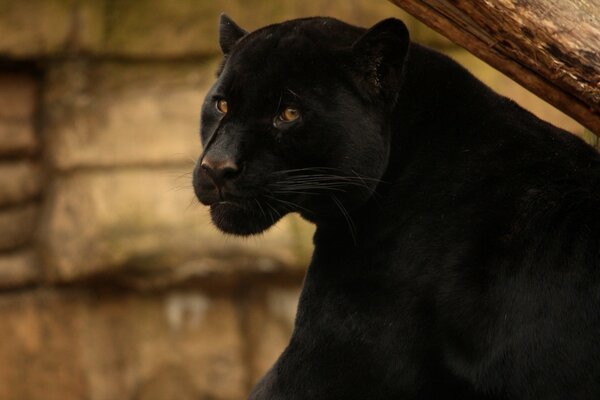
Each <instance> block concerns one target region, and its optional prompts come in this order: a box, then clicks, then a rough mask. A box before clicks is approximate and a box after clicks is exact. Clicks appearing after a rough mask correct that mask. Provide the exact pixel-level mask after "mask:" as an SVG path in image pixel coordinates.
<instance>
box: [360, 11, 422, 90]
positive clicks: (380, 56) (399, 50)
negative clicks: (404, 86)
mask: <svg viewBox="0 0 600 400" xmlns="http://www.w3.org/2000/svg"><path fill="white" fill-rule="evenodd" d="M409 45H410V37H409V34H408V29H407V28H406V25H404V23H403V22H402V21H400V20H399V19H395V18H388V19H385V20H383V21H381V22H379V23H377V24H375V25H374V26H373V27H372V28H371V29H369V30H368V31H367V32H365V34H364V35H363V36H361V37H360V38H359V39H358V40H357V41H356V42H354V44H353V45H352V53H353V57H354V59H355V60H356V63H357V67H358V69H359V72H360V74H361V77H362V79H363V80H364V81H365V82H364V83H365V84H366V86H367V91H368V92H370V93H371V94H375V95H377V94H383V95H386V94H389V95H392V94H393V95H394V97H395V93H397V90H398V88H399V86H400V84H401V80H402V71H403V67H404V61H405V59H406V55H407V53H408V48H409Z"/></svg>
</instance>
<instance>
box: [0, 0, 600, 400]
mask: <svg viewBox="0 0 600 400" xmlns="http://www.w3.org/2000/svg"><path fill="white" fill-rule="evenodd" d="M223 11H225V12H226V13H228V14H229V16H231V17H232V18H233V19H234V20H235V21H237V22H238V23H239V24H240V25H241V26H242V27H244V28H245V29H247V30H253V29H255V28H258V27H261V26H263V25H265V24H270V23H274V22H277V21H281V20H285V19H290V18H296V17H301V16H311V15H328V16H334V17H337V18H339V19H342V20H345V21H347V22H351V23H354V24H359V25H363V26H369V25H372V24H373V23H375V22H377V21H379V20H381V19H383V18H387V17H390V16H396V17H400V18H402V19H404V21H406V23H407V25H408V26H409V28H410V30H411V34H412V36H413V38H414V39H415V40H416V41H418V42H421V43H425V44H427V45H430V46H432V47H436V48H438V49H440V50H442V51H444V52H446V53H447V54H449V55H450V56H452V57H454V58H455V59H457V60H458V61H459V62H461V63H463V64H464V65H465V66H466V67H467V68H469V69H470V70H472V71H473V73H475V74H476V75H477V76H479V77H480V78H481V79H483V80H484V81H485V82H486V83H488V84H489V85H490V86H492V87H493V88H495V89H496V90H498V91H500V92H501V93H503V94H505V95H507V96H509V97H511V98H513V99H515V100H516V101H517V102H519V103H520V104H521V105H523V106H524V107H526V108H528V109H530V110H532V111H533V112H534V113H535V114H537V115H538V116H540V117H542V118H544V119H547V120H550V121H552V122H553V123H554V124H556V125H559V126H561V127H563V128H565V129H567V130H569V131H571V132H573V133H575V134H577V135H581V136H583V137H585V138H586V140H589V141H591V142H592V143H593V144H595V145H596V146H598V141H597V139H594V137H593V136H592V135H591V134H590V133H586V132H585V131H584V129H583V128H582V127H581V126H580V125H578V124H577V123H575V122H574V121H573V120H571V119H570V118H568V117H566V116H564V115H563V114H562V113H560V112H559V111H557V110H555V109H554V108H552V107H550V106H549V105H547V104H546V103H544V102H542V101H541V100H539V99H538V98H536V97H535V96H534V95H532V94H530V93H529V92H527V91H526V90H524V89H522V88H521V87H519V86H518V85H517V84H515V83H513V82H512V81H510V80H509V79H507V78H505V77H504V76H502V75H501V74H500V73H498V72H496V71H495V70H493V69H491V68H490V67H488V66H486V65H485V64H483V63H482V62H480V61H478V60H477V59H475V58H474V57H472V56H470V55H469V54H468V53H466V52H465V51H464V50H461V49H460V48H458V47H456V46H455V45H453V44H452V43H450V42H448V41H447V40H445V39H443V38H442V37H440V36H438V35H436V34H434V33H432V32H431V31H430V30H428V29H427V28H425V27H424V26H423V25H421V24H419V23H417V22H416V21H415V20H414V19H412V18H409V17H408V16H407V15H406V14H404V13H402V12H401V10H400V9H398V8H397V7H395V6H393V5H392V4H391V3H388V2H387V1H385V0H327V1H325V0H286V1H276V0H269V1H268V0H153V1H150V0H87V1H85V0H81V1H76V0H28V1H23V0H0V338H1V340H0V400H38V399H45V400H46V399H48V400H52V399H60V400H71V399H73V400H74V399H86V400H117V399H124V400H129V399H131V400H169V399H178V400H188V399H196V400H198V399H207V400H208V399H211V400H212V399H217V400H230V399H231V400H233V399H242V398H245V395H246V393H247V391H248V390H249V388H250V387H251V386H252V384H253V383H254V382H255V381H256V380H257V379H258V378H259V377H260V376H261V375H262V374H263V373H264V372H265V370H266V369H267V368H268V367H269V366H270V365H271V364H272V363H273V361H274V360H275V359H276V357H277V355H278V354H279V353H280V352H281V351H282V350H283V348H284V346H285V345H286V343H287V340H288V338H289V335H290V332H291V328H292V324H293V319H294V314H295V307H296V302H297V298H298V294H299V288H300V285H301V282H302V277H303V274H304V270H305V268H306V265H307V263H308V261H309V258H310V253H311V234H312V231H313V228H312V226H310V225H309V224H307V223H305V222H303V221H301V220H300V219H298V218H297V217H293V216H292V217H288V218H286V219H284V220H283V221H281V223H279V224H278V225H277V226H276V227H274V228H272V229H271V230H270V231H269V232H268V233H266V234H264V235H261V236H259V237H253V238H247V239H238V238H233V237H226V236H224V235H222V234H220V233H218V232H217V231H216V230H215V228H213V227H212V226H211V225H210V223H209V218H208V213H207V210H206V209H205V208H204V207H202V206H201V205H199V204H198V203H197V201H196V200H195V198H194V195H193V191H192V187H191V183H190V182H191V174H190V172H191V170H192V168H193V162H194V160H195V159H196V157H197V156H198V154H199V153H200V150H201V147H200V142H199V139H198V133H197V132H198V119H199V118H198V115H199V108H200V104H201V102H202V100H203V96H204V93H205V92H206V90H207V88H208V87H209V85H210V84H211V82H212V81H213V79H214V72H215V69H216V66H217V64H218V63H219V61H220V54H219V50H218V44H217V43H218V38H217V27H218V17H219V14H220V13H221V12H223Z"/></svg>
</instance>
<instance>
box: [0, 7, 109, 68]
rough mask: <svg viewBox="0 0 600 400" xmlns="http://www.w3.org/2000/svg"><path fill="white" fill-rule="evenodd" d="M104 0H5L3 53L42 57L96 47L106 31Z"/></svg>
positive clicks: (0, 22)
mask: <svg viewBox="0 0 600 400" xmlns="http://www.w3.org/2000/svg"><path fill="white" fill-rule="evenodd" d="M103 3H104V2H103V1H94V0H83V1H76V0H28V1H20V0H3V1H1V2H0V53H3V54H7V55H10V56H12V57H28V58H32V57H39V56H42V55H50V54H58V53H64V52H66V51H75V50H82V49H90V48H92V47H95V48H97V47H98V46H99V44H100V43H101V40H102V33H103V25H102V23H103V21H104V13H103V6H104V4H103Z"/></svg>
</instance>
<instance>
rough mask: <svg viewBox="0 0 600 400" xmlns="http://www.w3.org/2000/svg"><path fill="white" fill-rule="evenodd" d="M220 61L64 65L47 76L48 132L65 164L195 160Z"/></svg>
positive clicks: (52, 149) (51, 152)
mask: <svg viewBox="0 0 600 400" xmlns="http://www.w3.org/2000/svg"><path fill="white" fill-rule="evenodd" d="M215 69H216V64H215V63H214V62H212V63H185V62H182V63H180V64H166V65H161V64H158V65H154V64H142V65H140V64H133V65H129V64H126V65H119V64H99V65H93V66H88V65H87V64H85V63H67V64H65V65H60V66H58V67H56V68H53V69H52V70H51V71H50V72H49V75H48V79H47V81H48V84H47V88H48V90H47V92H46V95H45V100H44V104H45V136H46V137H48V138H50V140H48V156H49V160H50V161H51V162H52V164H53V165H54V166H55V167H57V168H60V169H70V168H75V167H80V166H111V167H112V166H115V165H139V164H142V163H143V164H148V163H152V164H162V165H164V164H172V163H177V162H179V163H181V162H186V163H189V164H190V165H191V163H192V160H194V159H196V158H197V157H198V155H199V153H200V150H201V148H200V140H199V135H198V126H199V111H200V106H201V104H202V101H203V97H204V93H205V92H206V90H207V88H208V85H209V83H210V82H211V81H212V80H213V77H214V71H215Z"/></svg>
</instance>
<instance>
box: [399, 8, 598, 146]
mask: <svg viewBox="0 0 600 400" xmlns="http://www.w3.org/2000/svg"><path fill="white" fill-rule="evenodd" d="M390 1H391V2H393V3H394V4H396V5H398V6H399V7H401V8H403V9H404V10H406V11H407V12H409V13H411V14H412V15H414V16H415V17H417V18H418V19H420V20H421V21H422V22H423V23H425V24H426V25H428V26H430V27H431V28H433V29H435V30H436V31H438V32H440V33H441V34H443V35H445V36H446V37H448V38H449V39H450V40H452V41H454V42H455V43H457V44H458V45H460V46H462V47H464V48H466V49H467V50H469V51H470V52H471V53H473V54H474V55H475V56H477V57H479V58H481V59H482V60H483V61H485V62H487V63H488V64H490V65H491V66H492V67H494V68H496V69H498V70H500V71H501V72H503V73H504V74H506V75H507V76H509V77H510V78H511V79H513V80H515V81H516V82H518V83H519V84H521V85H522V86H524V87H525V88H527V89H529V90H530V91H532V92H533V93H535V94H536V95H538V96H539V97H541V98H543V99H544V100H546V101H547V102H549V103H550V104H552V105H554V106H555V107H557V108H558V109H560V110H562V111H563V112H565V113H566V114H568V115H570V116H571V117H573V118H574V119H576V120H577V121H579V122H580V123H581V124H582V125H584V126H585V127H587V128H588V129H590V130H591V131H592V132H594V133H595V134H596V135H598V136H600V0H527V1H525V0H493V1H492V0H477V1H472V0H390Z"/></svg>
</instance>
